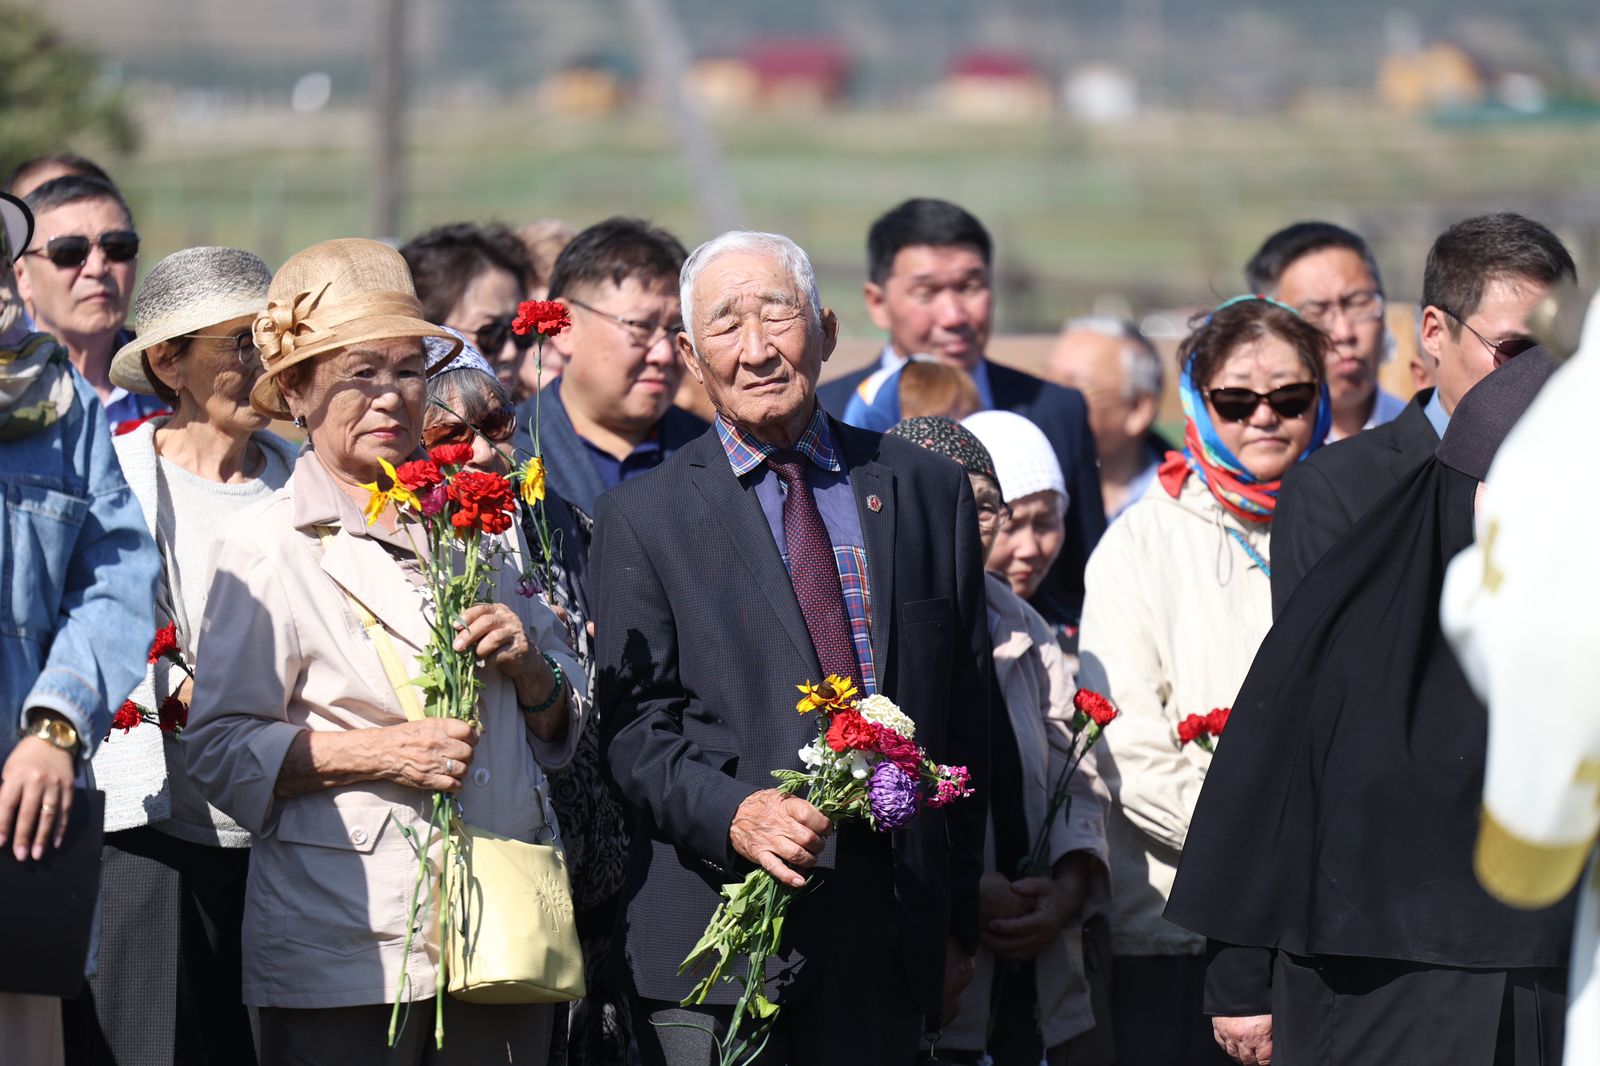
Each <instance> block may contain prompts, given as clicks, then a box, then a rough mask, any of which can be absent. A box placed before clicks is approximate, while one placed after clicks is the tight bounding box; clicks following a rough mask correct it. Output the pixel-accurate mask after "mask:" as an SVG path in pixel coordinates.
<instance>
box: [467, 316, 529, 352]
mask: <svg viewBox="0 0 1600 1066" xmlns="http://www.w3.org/2000/svg"><path fill="white" fill-rule="evenodd" d="M516 320H517V316H516V315H515V314H511V313H507V314H503V315H497V316H496V317H494V318H491V319H490V320H489V321H488V322H485V323H484V324H483V325H481V326H479V327H478V328H477V330H476V331H475V332H474V333H473V335H472V337H473V339H474V340H476V341H477V342H478V351H479V352H480V353H482V354H483V355H484V356H485V357H486V358H489V359H493V358H494V357H495V356H497V355H499V354H500V351H501V349H503V348H504V347H505V346H506V341H508V340H509V341H510V342H511V343H512V344H515V345H516V346H517V351H519V352H525V351H527V350H528V349H529V348H532V347H533V342H534V341H535V340H537V339H538V335H537V334H535V333H534V332H533V331H532V330H529V331H528V332H527V333H524V334H518V333H514V332H512V329H511V323H513V322H515V321H516Z"/></svg>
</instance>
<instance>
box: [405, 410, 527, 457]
mask: <svg viewBox="0 0 1600 1066" xmlns="http://www.w3.org/2000/svg"><path fill="white" fill-rule="evenodd" d="M516 432H517V409H516V408H515V407H501V408H498V409H496V410H494V411H491V412H489V414H487V415H486V416H484V418H483V420H482V421H481V422H479V423H477V424H476V425H470V424H468V423H466V422H463V421H461V420H460V419H458V418H451V419H450V420H449V421H447V422H437V423H435V424H433V425H431V426H429V427H428V428H427V429H425V430H423V431H422V446H423V447H424V448H427V449H430V450H432V449H434V448H437V447H439V446H440V445H441V444H471V443H472V435H473V434H474V433H477V434H479V435H480V436H482V437H483V438H484V439H485V440H487V441H490V442H492V443H494V444H505V443H506V442H507V441H509V440H510V439H511V438H512V437H513V436H514V435H515V434H516Z"/></svg>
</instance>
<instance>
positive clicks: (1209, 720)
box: [1206, 707, 1232, 737]
mask: <svg viewBox="0 0 1600 1066" xmlns="http://www.w3.org/2000/svg"><path fill="white" fill-rule="evenodd" d="M1231 711H1232V708H1231V707H1218V708H1217V709H1216V710H1214V711H1212V712H1211V713H1210V714H1208V715H1206V731H1207V732H1209V733H1210V734H1211V735H1212V736H1214V737H1220V736H1221V735H1222V730H1223V729H1224V728H1225V727H1226V726H1227V724H1228V714H1229V713H1230V712H1231Z"/></svg>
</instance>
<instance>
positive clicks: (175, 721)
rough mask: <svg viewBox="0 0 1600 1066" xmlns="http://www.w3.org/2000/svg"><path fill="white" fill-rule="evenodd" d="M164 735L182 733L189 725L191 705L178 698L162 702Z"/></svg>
mask: <svg viewBox="0 0 1600 1066" xmlns="http://www.w3.org/2000/svg"><path fill="white" fill-rule="evenodd" d="M159 721H160V722H161V731H162V732H163V733H173V732H182V731H183V730H184V729H185V728H187V727H188V725H189V705H188V704H187V703H184V702H183V701H182V700H180V699H179V698H178V697H176V696H168V697H167V698H166V699H164V700H162V701H161V710H160V712H159Z"/></svg>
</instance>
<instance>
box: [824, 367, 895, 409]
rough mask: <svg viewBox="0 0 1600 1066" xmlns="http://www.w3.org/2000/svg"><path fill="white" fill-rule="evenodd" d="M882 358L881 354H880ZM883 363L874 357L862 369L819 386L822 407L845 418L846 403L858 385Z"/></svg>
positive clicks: (875, 371)
mask: <svg viewBox="0 0 1600 1066" xmlns="http://www.w3.org/2000/svg"><path fill="white" fill-rule="evenodd" d="M880 358H881V355H880ZM880 365H881V363H880V360H879V359H874V360H873V361H872V362H870V363H868V364H867V365H866V366H864V367H862V368H861V369H860V370H852V371H850V373H848V374H846V375H844V377H840V378H834V379H833V380H832V381H829V382H825V383H824V384H821V385H818V386H817V399H818V400H819V401H821V403H822V409H823V410H824V411H826V412H828V413H829V414H830V415H832V416H833V417H834V418H836V419H837V418H843V417H844V409H845V405H847V404H848V403H849V402H850V397H851V396H852V395H854V393H855V391H856V386H858V385H860V384H861V383H862V382H863V381H865V380H867V379H868V378H869V377H871V376H872V375H873V374H876V373H877V372H878V369H879V367H880Z"/></svg>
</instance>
